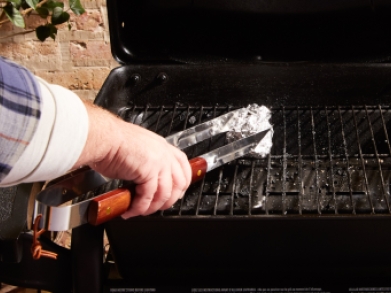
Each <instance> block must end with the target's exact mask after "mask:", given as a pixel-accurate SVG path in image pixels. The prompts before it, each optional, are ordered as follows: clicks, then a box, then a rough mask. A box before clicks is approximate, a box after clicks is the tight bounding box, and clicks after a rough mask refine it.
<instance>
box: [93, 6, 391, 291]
mask: <svg viewBox="0 0 391 293" xmlns="http://www.w3.org/2000/svg"><path fill="white" fill-rule="evenodd" d="M304 2H305V3H304ZM304 2H300V3H299V2H295V1H290V2H289V3H288V2H286V3H285V2H283V1H244V2H243V1H229V0H225V1H217V0H216V1H189V2H186V3H185V2H183V1H168V2H166V3H165V5H161V4H160V3H158V2H152V1H149V2H145V1H144V2H142V1H122V0H117V1H109V2H108V12H109V22H110V36H111V40H112V51H113V55H114V56H115V57H116V58H117V60H118V61H119V62H121V63H122V64H123V66H121V67H120V68H117V69H115V70H113V71H112V72H111V73H110V75H109V76H108V78H107V79H106V82H105V84H104V85H103V87H102V89H101V91H100V93H99V94H98V96H97V98H96V100H95V103H96V104H98V105H100V106H102V107H104V108H106V109H108V110H109V111H111V112H112V113H114V114H116V115H118V116H119V117H121V118H122V119H124V120H125V121H128V122H131V123H136V124H139V125H141V126H143V127H145V128H148V129H150V130H152V131H154V132H156V133H158V134H160V135H162V136H164V137H166V136H168V135H170V134H173V133H175V132H177V131H181V130H184V129H186V128H188V127H191V126H194V125H196V124H199V123H202V122H205V121H208V120H209V119H212V118H214V117H217V116H219V115H222V114H224V113H227V112H228V111H231V110H234V109H237V108H239V107H246V106H247V105H249V104H253V103H256V104H258V105H265V106H267V107H268V108H270V109H271V111H272V121H271V123H272V124H273V128H274V137H273V148H272V151H271V153H270V155H268V156H267V157H265V158H259V157H254V156H246V157H242V158H239V159H237V160H236V161H234V162H231V163H229V164H226V165H224V166H222V167H220V168H218V169H215V170H213V171H211V172H210V173H208V174H207V175H206V177H205V178H204V179H203V181H201V182H197V183H196V184H193V185H192V186H191V187H190V188H189V189H188V191H187V192H186V194H185V196H184V197H183V199H182V200H180V201H178V202H177V203H175V204H174V206H173V207H171V208H170V209H168V210H165V211H163V212H158V213H156V214H154V215H151V216H148V217H140V218H135V219H131V220H128V221H123V220H121V219H116V220H113V221H111V222H108V223H106V224H105V229H106V232H107V235H108V238H109V241H110V247H111V254H110V255H112V256H113V258H112V259H111V260H112V261H113V263H115V265H113V267H112V266H110V265H109V267H112V269H113V270H112V271H111V278H110V279H109V282H108V283H106V289H107V290H108V291H112V292H115V291H116V290H124V291H126V290H128V291H132V290H134V291H136V290H137V289H143V290H155V291H156V292H245V291H247V292H265V291H276V292H281V291H284V292H286V291H289V290H290V291H296V292H353V291H355V290H360V291H363V292H366V291H367V292H371V290H372V291H376V290H382V291H386V292H387V290H388V291H390V290H389V288H390V287H391V286H390V285H391V284H390V280H391V267H390V266H389V264H390V263H391V253H390V250H389V243H391V236H390V235H389V233H387V231H388V229H389V225H390V219H391V218H390V217H389V216H390V212H391V210H390V202H391V199H390V175H391V173H390V167H391V147H390V142H389V136H390V134H389V130H390V127H391V125H390V123H391V109H390V105H389V101H390V97H391V87H390V76H391V68H390V67H389V60H390V59H389V52H390V47H389V45H388V43H389V39H390V36H391V34H390V32H389V30H388V29H387V28H388V27H390V18H389V15H390V6H389V4H388V3H386V2H377V1H376V3H375V2H373V1H371V2H370V3H369V4H370V5H369V4H368V2H366V1H363V2H354V3H353V2H349V1H347V2H344V4H343V5H342V4H341V3H340V2H337V1H328V2H327V4H325V5H326V6H322V7H321V6H320V4H314V3H313V2H312V1H304ZM294 3H295V4H294ZM291 5H292V6H291ZM340 5H342V6H343V7H341V6H340ZM345 5H346V6H345ZM368 5H369V6H368ZM225 143H226V136H225V134H221V135H218V136H216V137H213V138H211V139H209V140H207V141H204V142H202V143H200V144H198V145H196V146H191V147H189V148H187V149H185V152H186V154H187V155H188V157H189V158H192V157H196V156H198V155H201V154H203V153H206V152H208V151H210V150H213V149H215V148H217V147H219V146H222V145H224V144H225ZM114 267H115V269H114ZM379 288H380V289H379ZM387 288H388V289H387Z"/></svg>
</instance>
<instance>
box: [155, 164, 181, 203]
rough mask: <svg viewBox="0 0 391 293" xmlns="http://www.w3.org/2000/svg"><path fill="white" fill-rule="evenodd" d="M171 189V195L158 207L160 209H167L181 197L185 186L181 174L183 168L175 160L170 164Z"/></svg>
mask: <svg viewBox="0 0 391 293" xmlns="http://www.w3.org/2000/svg"><path fill="white" fill-rule="evenodd" d="M171 180H172V191H171V197H170V198H169V199H168V200H167V201H166V202H165V203H164V204H163V205H162V206H161V207H160V209H161V210H165V209H168V208H170V207H172V206H173V205H174V203H175V202H176V201H177V200H178V199H179V198H182V196H183V194H184V190H185V188H186V178H185V176H184V174H183V170H182V168H181V165H180V164H179V162H175V163H174V164H173V165H172V177H171Z"/></svg>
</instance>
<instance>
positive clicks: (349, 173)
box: [333, 106, 356, 214]
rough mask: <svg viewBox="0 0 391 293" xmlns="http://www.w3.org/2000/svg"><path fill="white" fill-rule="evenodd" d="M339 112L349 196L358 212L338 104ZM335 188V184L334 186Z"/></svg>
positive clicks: (354, 211)
mask: <svg viewBox="0 0 391 293" xmlns="http://www.w3.org/2000/svg"><path fill="white" fill-rule="evenodd" d="M338 114H339V120H340V123H341V133H342V142H343V149H344V154H345V159H346V164H347V168H346V169H347V174H348V187H349V196H350V203H351V206H352V209H353V214H356V206H355V204H354V201H353V192H352V174H351V170H350V163H349V161H350V159H349V154H348V147H347V144H346V138H345V131H344V127H343V124H344V123H343V120H342V114H341V107H339V106H338ZM333 182H334V180H333ZM333 188H334V186H333Z"/></svg>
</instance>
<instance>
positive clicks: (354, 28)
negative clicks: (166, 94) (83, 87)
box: [107, 0, 391, 64]
mask: <svg viewBox="0 0 391 293" xmlns="http://www.w3.org/2000/svg"><path fill="white" fill-rule="evenodd" d="M107 6H108V16H109V24H110V35H111V46H112V53H113V55H114V57H115V58H116V59H117V60H118V61H119V62H121V63H125V64H127V63H153V62H160V63H172V62H227V61H229V62H230V61H245V62H248V61H251V62H253V61H260V60H262V61H334V62H335V61H337V62H338V61H344V62H349V61H355V62H357V61H358V62H361V61H365V62H368V61H370V62H379V61H388V60H389V59H390V57H389V56H390V54H389V52H391V50H390V45H389V44H390V43H391V42H390V40H389V39H390V37H391V33H390V27H391V25H390V24H391V20H390V19H391V17H389V16H390V15H391V13H390V11H391V3H390V1H385V0H383V1H369V0H349V1H339V0H330V1H316V0H279V1H266V0H246V1H237V0H200V1H197V0H191V1H183V0H167V1H156V0H154V1H151V0H149V1H146V0H108V1H107Z"/></svg>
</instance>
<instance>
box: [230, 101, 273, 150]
mask: <svg viewBox="0 0 391 293" xmlns="http://www.w3.org/2000/svg"><path fill="white" fill-rule="evenodd" d="M270 118H271V111H270V110H269V109H268V108H266V107H265V106H258V105H257V104H251V105H248V106H247V108H243V109H240V111H238V112H237V113H235V115H234V117H232V119H230V120H229V121H228V123H227V124H228V125H226V127H227V126H228V128H229V129H230V131H228V132H227V140H228V142H233V141H235V140H238V139H241V138H245V137H248V136H251V135H253V134H256V133H258V132H261V131H264V130H267V129H270V130H269V132H268V133H267V134H266V135H265V137H264V138H263V139H262V140H261V141H260V142H259V143H258V144H257V145H256V146H255V147H254V148H253V149H252V151H251V152H250V154H251V155H253V156H257V157H258V156H259V157H265V156H266V155H268V154H269V153H270V150H271V148H272V146H273V142H272V138H273V133H274V131H273V126H272V125H271V124H270Z"/></svg>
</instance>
